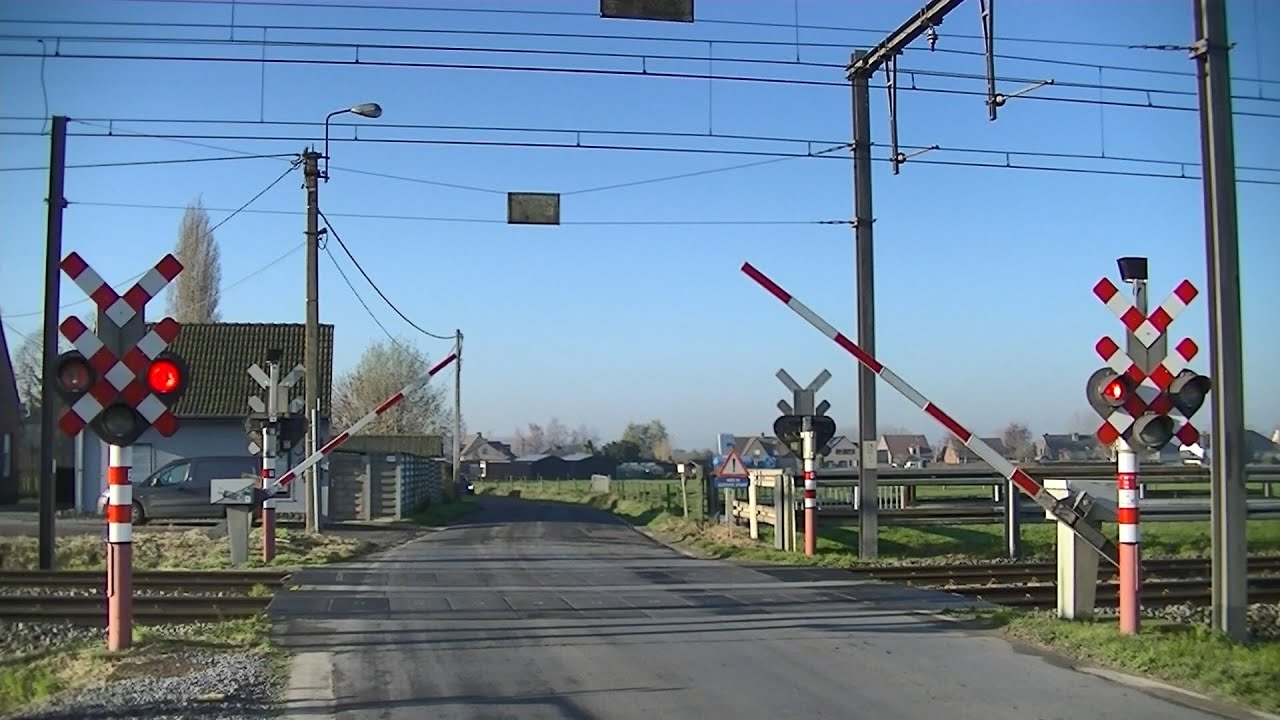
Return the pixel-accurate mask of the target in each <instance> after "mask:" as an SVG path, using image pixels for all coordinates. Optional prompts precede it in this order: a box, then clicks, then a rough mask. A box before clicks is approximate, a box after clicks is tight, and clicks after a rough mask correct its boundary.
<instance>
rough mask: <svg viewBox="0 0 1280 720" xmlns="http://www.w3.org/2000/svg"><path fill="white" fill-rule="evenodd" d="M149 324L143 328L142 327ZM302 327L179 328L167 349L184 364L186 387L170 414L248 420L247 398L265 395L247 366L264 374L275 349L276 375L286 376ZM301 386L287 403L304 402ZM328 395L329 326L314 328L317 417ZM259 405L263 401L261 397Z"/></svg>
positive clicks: (298, 357)
mask: <svg viewBox="0 0 1280 720" xmlns="http://www.w3.org/2000/svg"><path fill="white" fill-rule="evenodd" d="M152 324H153V323H148V326H150V325H152ZM305 347H306V325H304V324H302V323H184V324H183V325H182V331H181V332H179V333H178V337H177V338H176V339H175V340H174V341H173V343H172V344H170V346H169V349H170V350H172V351H173V352H174V353H177V354H178V355H179V356H181V357H182V358H183V359H184V360H186V362H187V366H188V368H189V370H190V372H191V385H190V387H189V388H188V389H187V394H186V395H184V396H183V397H182V399H181V400H179V401H178V404H177V406H176V407H175V408H174V412H175V414H177V415H178V417H237V418H242V417H245V416H246V415H248V414H249V412H250V410H249V396H250V395H265V391H264V390H263V389H262V387H261V386H259V385H258V383H257V382H256V381H255V380H254V379H253V378H251V377H249V366H250V365H252V364H254V363H257V364H258V365H259V366H261V367H263V368H264V369H265V366H266V362H267V351H268V350H272V349H279V350H280V351H281V358H280V374H281V376H282V377H283V376H284V375H287V374H288V373H289V371H290V370H292V369H293V367H294V366H295V365H300V364H302V359H303V358H304V357H305V355H306V352H305ZM306 384H307V383H306V380H305V379H303V380H300V381H298V383H297V384H296V385H294V386H293V388H292V390H291V392H290V395H289V396H290V399H292V398H293V397H304V396H305V393H306ZM332 394H333V325H323V324H322V325H321V326H320V414H321V415H323V416H327V415H328V414H329V403H330V400H331V398H332ZM264 399H265V397H264Z"/></svg>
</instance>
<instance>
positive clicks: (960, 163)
mask: <svg viewBox="0 0 1280 720" xmlns="http://www.w3.org/2000/svg"><path fill="white" fill-rule="evenodd" d="M565 132H572V131H565ZM29 134H31V133H23V132H14V131H0V136H21V135H29ZM599 134H605V133H599ZM656 134H662V133H656ZM79 137H109V136H104V135H80V136H79ZM148 137H155V138H163V137H170V135H167V134H160V133H152V134H149V135H148ZM172 137H182V138H191V137H199V138H204V139H217V140H242V141H250V140H252V141H264V142H265V141H289V142H297V141H299V140H305V139H306V138H303V137H300V136H284V135H249V134H239V135H195V134H192V133H182V134H177V135H173V136H172ZM331 142H335V143H336V142H364V143H386V144H397V145H454V146H475V147H519V148H544V149H568V148H572V149H576V150H612V151H627V152H659V153H681V154H701V155H734V156H759V157H775V158H783V157H787V158H792V157H795V158H799V157H813V158H818V159H833V158H834V159H842V158H836V157H835V156H833V155H830V154H827V155H817V154H814V153H812V152H807V153H799V152H785V151H779V150H737V149H724V148H690V147H670V146H667V147H663V146H646V145H624V144H617V143H613V144H611V143H601V142H594V143H587V142H582V141H578V142H572V143H568V142H558V143H557V142H535V141H511V140H458V139H433V138H388V137H373V138H371V137H367V136H366V137H361V138H337V139H332V140H331ZM795 142H803V141H795ZM899 147H900V148H903V149H928V150H934V151H942V152H953V153H962V154H963V153H971V154H979V155H990V156H994V157H996V158H997V159H998V160H999V161H997V162H980V161H971V160H946V159H938V158H936V157H934V158H929V157H923V158H922V157H914V158H912V159H911V163H912V165H936V166H946V167H967V168H990V169H1001V170H1028V171H1039V172H1061V173H1069V174H1081V175H1099V176H1104V175H1109V176H1116V177H1135V178H1156V179H1169V180H1199V179H1200V176H1199V175H1193V174H1189V173H1188V172H1187V169H1188V168H1198V167H1199V165H1198V163H1192V162H1187V163H1182V162H1179V161H1173V160H1159V159H1139V158H1133V159H1123V158H1121V157H1118V156H1106V155H1072V154H1067V153H1046V152H1033V151H1026V152H1023V151H1014V150H994V149H989V148H950V147H944V146H941V145H937V144H935V145H928V146H913V145H908V144H900V145H899ZM1021 157H1030V158H1035V157H1041V158H1048V159H1059V160H1067V159H1074V160H1091V161H1097V162H1110V163H1115V162H1128V163H1135V164H1148V165H1165V166H1169V167H1177V168H1178V171H1177V172H1172V171H1170V172H1153V171H1144V170H1123V169H1107V168H1080V167H1063V166H1056V165H1047V164H1034V163H1027V162H1018V161H1015V160H1014V158H1021ZM872 160H873V161H876V162H890V159H889V158H887V157H873V158H872ZM1239 169H1241V170H1249V171H1256V172H1280V170H1277V169H1275V168H1264V167H1251V166H1242V167H1240V168H1239ZM1237 182H1238V183H1240V184H1246V185H1248V184H1253V185H1277V184H1280V181H1274V180H1266V179H1257V178H1237Z"/></svg>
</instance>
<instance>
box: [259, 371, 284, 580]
mask: <svg viewBox="0 0 1280 720" xmlns="http://www.w3.org/2000/svg"><path fill="white" fill-rule="evenodd" d="M267 377H268V379H269V383H268V384H269V387H267V421H266V422H264V423H263V424H262V489H263V490H266V489H268V488H270V487H271V483H272V481H274V480H275V478H276V442H277V438H278V437H279V426H278V425H276V420H277V416H276V412H277V408H278V405H279V388H280V363H279V362H276V360H274V359H272V360H270V361H268V362H267ZM275 557H276V499H275V498H274V497H272V495H271V494H268V495H267V496H266V497H265V498H263V500H262V561H263V562H271V561H272V560H274V559H275Z"/></svg>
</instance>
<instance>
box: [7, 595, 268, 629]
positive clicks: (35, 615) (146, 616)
mask: <svg viewBox="0 0 1280 720" xmlns="http://www.w3.org/2000/svg"><path fill="white" fill-rule="evenodd" d="M270 602H271V597H270V596H252V595H135V596H134V598H133V620H134V622H135V623H137V624H142V625H157V624H170V623H185V622H200V621H215V620H231V619H235V618H244V617H252V616H254V615H257V614H259V613H262V612H264V611H266V609H267V605H268V604H269V603H270ZM106 615H107V599H106V598H105V597H103V596H101V595H0V619H3V620H8V621H10V622H17V621H25V622H71V623H76V624H93V625H99V624H102V623H103V621H104V619H105V618H106Z"/></svg>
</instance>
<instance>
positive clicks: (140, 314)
mask: <svg viewBox="0 0 1280 720" xmlns="http://www.w3.org/2000/svg"><path fill="white" fill-rule="evenodd" d="M60 266H61V268H62V270H63V272H65V273H66V274H67V275H68V276H70V277H71V279H72V280H74V281H75V283H76V285H77V286H79V287H80V289H81V290H82V291H84V293H85V294H86V295H88V296H89V298H90V299H91V300H93V301H94V302H95V303H96V304H97V306H98V317H97V330H96V331H91V330H89V328H88V327H87V326H86V325H85V324H84V323H83V322H82V321H81V320H80V319H79V318H77V317H74V316H73V317H69V318H67V319H66V320H64V321H62V324H61V325H60V326H59V330H60V331H61V333H62V336H63V337H65V338H66V339H67V340H69V341H70V342H71V344H72V346H73V347H74V350H71V351H68V352H65V353H62V355H60V356H59V357H58V359H57V363H56V365H55V368H56V374H55V378H54V382H55V387H56V389H57V393H58V395H59V396H60V397H61V398H62V401H63V402H64V403H65V404H66V407H67V410H66V412H64V413H63V415H62V417H61V418H59V420H58V427H59V428H60V429H61V430H62V432H63V433H65V434H66V435H68V436H71V437H74V436H76V435H77V434H79V433H81V432H83V431H84V430H85V429H86V428H88V429H89V430H91V431H92V432H93V433H94V434H95V435H97V436H98V438H99V439H101V440H102V441H103V442H104V443H106V444H107V445H108V446H109V448H110V450H109V458H110V461H109V463H108V468H107V533H106V541H107V563H106V595H107V649H108V650H123V649H127V648H128V647H130V646H131V645H132V643H133V512H134V504H133V485H132V484H131V481H130V478H129V473H130V470H131V469H132V467H133V452H132V450H133V448H132V446H133V443H135V442H137V440H138V438H139V437H141V436H142V434H143V433H145V432H146V431H147V430H148V429H150V428H155V430H156V432H158V433H160V434H161V435H163V436H166V437H168V436H170V435H173V434H174V433H175V432H177V430H178V419H177V416H176V415H174V413H173V407H174V405H175V404H176V403H177V402H178V400H180V399H181V398H182V396H183V395H184V394H185V393H186V391H187V386H188V384H189V383H190V380H191V378H190V374H189V372H188V369H187V364H186V362H184V361H183V359H182V358H181V357H180V356H178V355H177V354H175V353H173V352H170V351H168V350H166V348H167V347H168V345H169V344H170V343H172V342H173V341H174V339H176V338H177V336H178V333H179V331H180V330H181V329H182V328H181V326H180V325H179V324H178V323H177V322H175V321H174V320H173V319H172V318H164V319H163V320H161V321H160V322H158V323H156V324H155V325H154V326H152V327H151V328H149V329H148V328H147V326H146V323H145V320H144V317H145V316H144V310H145V309H146V305H147V303H148V302H149V301H150V300H151V299H152V298H154V297H155V296H156V295H158V294H159V293H160V291H161V290H163V289H164V287H165V285H167V284H169V282H170V281H172V280H173V279H174V278H175V277H177V275H178V273H180V272H181V271H182V264H181V263H179V262H178V260H177V258H175V257H174V256H173V255H166V256H164V258H162V259H161V260H160V262H158V263H156V265H155V267H153V268H152V269H151V270H150V271H148V272H147V273H146V274H144V275H143V276H142V278H140V279H139V280H138V281H137V282H136V283H135V284H134V285H133V287H132V288H130V289H129V291H128V292H126V293H124V294H123V295H120V294H117V293H116V291H115V290H114V289H113V288H112V287H111V286H110V285H108V284H107V283H106V282H104V281H103V279H102V277H101V276H100V275H98V273H97V272H95V271H94V270H93V268H91V267H89V264H88V263H86V262H85V261H84V259H83V258H81V257H80V256H79V255H78V254H76V253H71V254H69V255H67V256H66V257H65V258H63V260H62V262H61V263H60Z"/></svg>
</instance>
